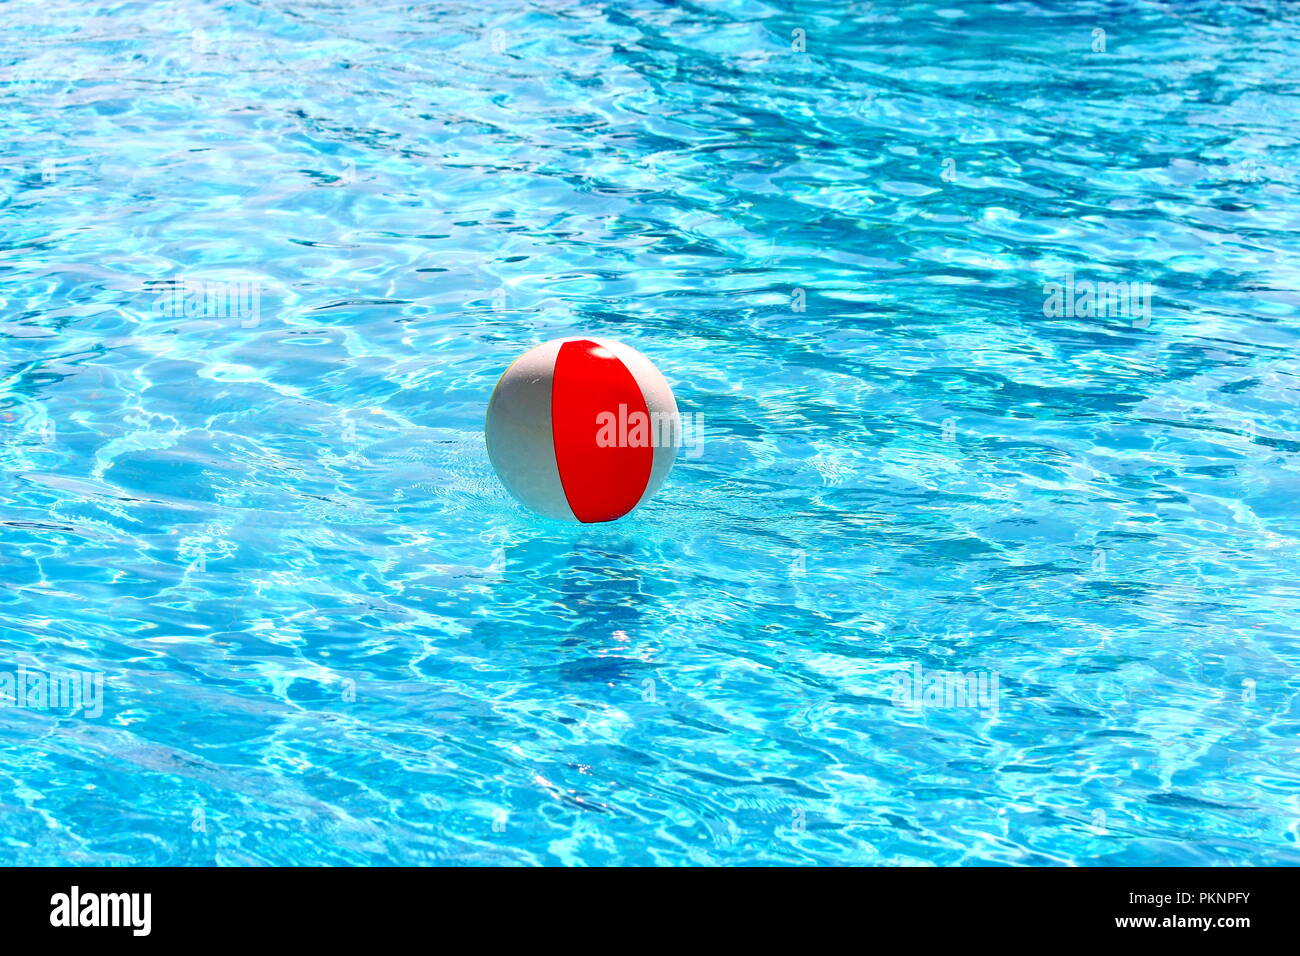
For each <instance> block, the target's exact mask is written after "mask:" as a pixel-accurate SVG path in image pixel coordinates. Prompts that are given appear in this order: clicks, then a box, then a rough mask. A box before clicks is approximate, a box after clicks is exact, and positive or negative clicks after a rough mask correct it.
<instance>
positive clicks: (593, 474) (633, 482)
mask: <svg viewBox="0 0 1300 956" xmlns="http://www.w3.org/2000/svg"><path fill="white" fill-rule="evenodd" d="M638 413H639V415H638ZM655 421H658V422H665V421H671V422H672V423H674V426H677V423H678V417H677V401H676V400H675V399H674V398H673V392H672V389H671V388H669V387H668V382H666V381H665V380H664V377H663V375H661V374H660V373H659V370H658V369H657V368H655V366H654V363H653V362H651V361H650V360H649V359H648V358H646V357H645V356H644V355H642V354H641V353H640V352H638V351H637V350H636V349H634V348H632V347H631V346H628V345H624V344H623V343H622V342H615V341H613V340H611V339H598V338H571V339H555V340H554V341H551V342H547V343H546V344H545V345H539V346H537V347H536V348H535V349H531V350H529V351H527V352H525V353H524V354H523V355H521V356H520V357H519V358H518V359H516V360H515V362H514V364H513V365H511V366H510V367H509V368H508V369H506V371H505V374H504V375H502V376H501V381H499V382H497V387H496V388H495V389H494V390H493V392H492V400H491V401H490V402H489V403H488V411H487V449H488V457H489V458H491V459H492V467H493V468H495V469H496V472H497V475H498V476H499V477H500V478H501V482H502V484H504V485H505V486H506V488H507V489H508V490H509V491H510V493H511V494H512V495H514V496H515V497H516V498H518V499H519V500H520V501H521V502H522V503H523V504H524V505H526V506H527V507H529V508H531V509H532V510H533V511H536V512H537V513H538V514H541V515H545V516H546V517H548V518H559V519H561V520H564V521H581V522H584V523H589V522H596V521H613V520H615V519H616V518H621V517H623V515H625V514H627V513H628V512H629V511H631V510H632V509H633V508H635V507H637V506H638V505H640V504H641V503H643V502H645V501H647V500H649V498H650V497H651V496H652V495H654V493H655V492H656V491H658V490H659V486H660V485H662V484H663V482H664V479H665V478H667V477H668V472H669V471H670V470H671V469H672V467H673V459H674V458H675V457H676V455H677V447H676V445H677V442H676V441H673V442H664V441H662V440H656V439H655V438H654V433H655V429H654V428H653V427H651V428H650V432H651V435H650V436H648V437H649V439H650V440H649V441H646V440H644V439H645V438H646V437H647V436H646V434H645V429H642V428H639V427H638V426H639V425H640V424H641V423H642V422H655ZM678 427H679V426H678ZM659 434H661V435H662V434H664V432H663V431H660V432H659ZM611 439H615V440H611Z"/></svg>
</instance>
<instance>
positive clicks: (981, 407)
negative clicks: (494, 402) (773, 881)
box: [0, 0, 1300, 865]
mask: <svg viewBox="0 0 1300 956" xmlns="http://www.w3.org/2000/svg"><path fill="white" fill-rule="evenodd" d="M1298 104H1300V11H1297V9H1296V7H1295V6H1294V5H1292V4H1290V3H1276V2H1256V3H1245V2H1173V0H1170V2H1156V0H1145V2H1137V0H1134V2H1067V0H1036V2H1030V0H1008V2H976V0H939V2H915V3H909V2H902V0H900V2H876V3H852V2H802V0H801V2H786V0H772V2H757V0H755V2H717V3H714V2H707V3H704V2H701V3H669V2H653V0H627V2H622V0H620V2H616V3H590V2H573V0H532V2H525V0H512V2H476V3H442V2H439V3H430V4H412V3H403V4H395V3H387V2H382V0H379V2H370V3H365V4H361V3H355V4H354V3H346V2H337V0H336V2H306V0H257V2H254V0H234V2H228V3H202V2H193V0H189V2H178V3H146V2H138V3H96V2H69V0H9V2H0V117H3V120H4V131H5V135H4V136H3V138H0V246H2V247H3V257H2V258H0V704H2V705H3V706H0V734H2V736H3V740H4V761H3V765H2V766H0V833H2V834H3V844H2V846H3V849H2V850H0V862H3V863H8V864H15V863H28V864H56V863H73V864H197V865H210V864H222V865H227V864H233V865H243V864H281V865H283V864H493V865H494V864H508V865H513V864H614V863H623V864H923V865H954V864H967V865H971V864H1038V865H1117V864H1118V865H1152V864H1156V865H1187V864H1212V865H1240V864H1291V865H1295V864H1298V863H1300V845H1298V840H1300V769H1298V767H1300V761H1298V760H1297V752H1298V740H1300V737H1298V734H1300V680H1298V678H1297V669H1296V665H1297V659H1298V658H1300V649H1298V646H1297V638H1298V637H1300V578H1298V576H1297V568H1298V567H1300V563H1298V561H1297V558H1298V553H1297V552H1298V548H1300V517H1298V515H1300V509H1298V508H1297V504H1296V501H1297V495H1298V494H1300V468H1298V459H1297V453H1298V452H1300V411H1298V406H1300V366H1298V364H1297V359H1296V348H1297V345H1300V292H1298V291H1297V290H1298V289H1300V286H1298V284H1297V283H1300V266H1298V265H1297V263H1298V262H1300V259H1298V258H1297V256H1298V255H1300V183H1298V182H1297V175H1298V174H1297V161H1298V160H1300V148H1298V139H1297V137H1298V136H1300V132H1298V130H1300V115H1298V114H1300V111H1298V110H1297V105H1298ZM1101 283H1104V284H1105V285H1098V284H1101ZM571 335H598V336H607V337H611V338H615V339H619V340H622V341H624V342H627V343H628V344H630V345H633V346H635V347H636V348H638V349H640V350H641V351H642V352H644V353H645V354H646V355H648V356H649V357H650V358H651V359H653V360H654V361H655V362H656V363H657V364H658V366H659V367H660V369H661V370H662V371H663V372H664V374H665V376H666V377H667V378H668V380H669V381H670V382H671V383H672V385H673V388H674V389H675V391H676V395H677V400H678V402H679V404H680V405H681V407H682V409H683V411H685V412H688V413H691V414H693V415H694V414H698V415H701V416H703V421H704V423H705V432H704V443H703V446H702V449H700V451H701V453H700V454H698V455H683V456H682V457H681V458H680V459H679V461H678V463H677V466H676V469H675V470H674V472H673V474H672V475H671V477H670V478H669V480H668V483H667V484H666V486H665V487H664V489H663V491H662V492H661V493H660V494H659V496H658V497H657V498H656V499H655V500H654V501H652V502H651V503H649V504H648V505H647V506H645V507H644V508H642V509H641V510H639V511H637V512H635V513H634V514H633V515H632V516H630V517H629V518H627V519H625V520H622V521H619V522H616V523H612V524H604V525H594V526H570V525H564V524H559V523H554V522H549V521H546V520H543V519H539V518H535V517H533V516H531V515H530V514H529V513H528V512H526V511H524V510H523V509H522V508H521V507H520V506H519V505H517V504H516V503H514V501H513V500H512V499H511V498H510V497H509V496H508V495H507V493H506V492H505V491H504V489H503V488H502V487H501V485H500V484H499V483H498V482H497V480H496V479H495V477H494V475H493V474H492V471H491V467H490V465H489V463H488V460H487V455H486V451H485V447H484V439H483V415H484V410H485V407H486V403H487V399H488V396H489V395H490V393H491V390H492V387H493V385H494V384H495V382H496V380H497V378H498V376H499V375H500V374H501V372H502V371H503V369H504V368H505V367H506V366H507V365H508V364H509V363H510V362H511V361H512V360H513V359H514V358H515V357H516V356H518V355H519V354H520V353H522V352H523V351H525V350H526V349H527V348H529V347H531V346H533V345H536V344H538V343H540V342H543V341H546V340H548V339H553V338H558V337H562V336H571ZM70 674H71V675H76V677H75V681H76V682H75V684H74V683H70V682H69V680H68V675H70ZM59 687H62V688H63V690H62V691H61V692H58V693H56V692H55V689H56V688H59ZM72 687H75V688H79V692H80V697H75V696H74V697H72V698H69V696H68V693H69V692H70V691H69V690H68V689H69V688H72ZM6 688H7V690H6Z"/></svg>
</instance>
